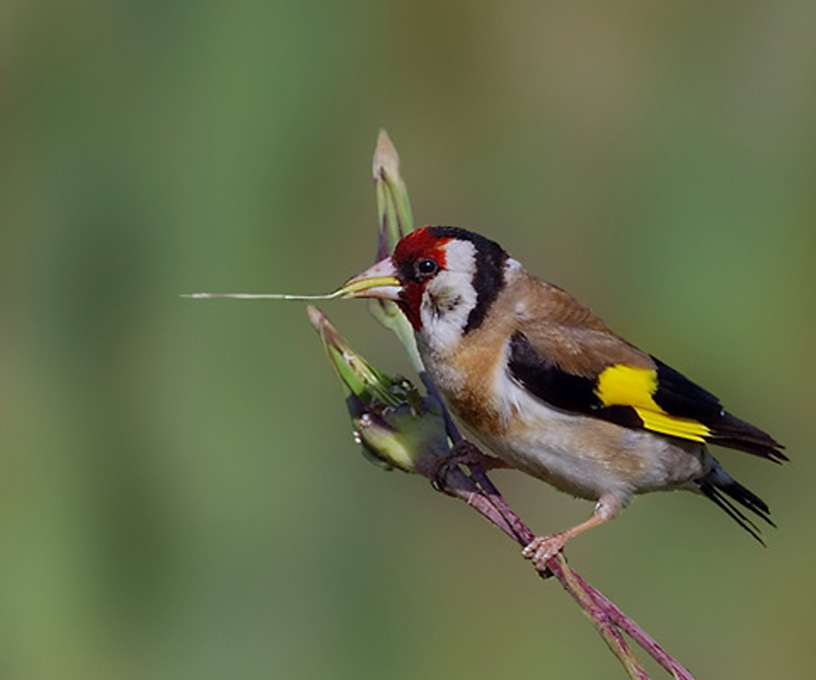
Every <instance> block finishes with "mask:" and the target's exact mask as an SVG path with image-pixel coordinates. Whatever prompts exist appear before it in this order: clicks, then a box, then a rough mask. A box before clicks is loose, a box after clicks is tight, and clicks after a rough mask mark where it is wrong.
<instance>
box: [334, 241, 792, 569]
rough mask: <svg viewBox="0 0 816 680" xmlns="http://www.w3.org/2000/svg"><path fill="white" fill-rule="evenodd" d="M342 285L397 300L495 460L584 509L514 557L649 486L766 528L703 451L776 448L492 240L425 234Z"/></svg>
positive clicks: (753, 530) (557, 545) (534, 553)
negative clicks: (695, 498)
mask: <svg viewBox="0 0 816 680" xmlns="http://www.w3.org/2000/svg"><path fill="white" fill-rule="evenodd" d="M346 285H347V286H351V287H352V289H353V290H354V292H352V293H349V295H348V296H347V297H367V298H380V299H386V300H393V301H395V302H396V303H397V305H398V306H399V307H400V309H401V310H402V312H403V313H404V314H405V316H406V317H407V318H408V320H409V321H410V322H411V325H412V326H413V329H414V331H415V334H416V340H417V345H418V347H419V351H420V354H421V356H422V359H423V362H424V364H425V367H426V369H427V371H428V373H429V375H430V376H431V378H432V379H433V381H434V383H435V384H436V385H437V387H438V388H439V390H440V391H441V393H442V395H443V396H444V398H445V400H446V401H447V403H448V405H449V406H450V408H451V409H452V411H453V412H454V414H456V416H457V417H458V418H459V419H460V420H461V421H462V422H463V423H464V424H465V425H466V426H467V428H468V429H469V430H471V431H472V432H473V433H474V434H475V435H476V436H477V437H478V438H479V439H480V440H482V441H483V442H484V443H485V444H486V445H487V446H488V447H489V448H490V449H491V451H492V452H493V453H494V454H495V456H497V457H498V459H499V460H500V461H501V462H502V463H503V464H504V465H506V466H508V467H512V468H516V469H519V470H522V471H524V472H526V473H528V474H530V475H532V476H533V477H537V478H539V479H542V480H544V481H545V482H548V483H550V484H551V485H553V486H554V487H556V488H558V489H560V490H562V491H565V492H567V493H570V494H572V495H574V496H577V497H580V498H585V499H588V500H592V501H595V502H596V505H595V511H594V513H593V515H592V516H591V517H590V518H589V519H587V520H586V521H584V522H581V523H580V524H578V525H577V526H574V527H572V528H570V529H567V530H565V531H561V532H558V533H556V534H553V535H551V536H547V537H541V538H537V539H535V541H533V542H532V543H531V544H530V545H529V546H527V547H526V548H525V550H524V554H525V556H526V557H529V558H531V559H533V561H534V563H535V564H536V566H539V567H543V565H544V563H545V562H546V561H547V560H548V559H549V558H550V557H552V556H553V555H555V554H556V553H558V552H559V551H560V550H562V549H563V547H564V545H565V544H566V543H567V541H568V540H569V539H571V538H572V537H574V536H576V535H577V534H579V533H581V532H583V531H586V530H587V529H590V528H591V527H594V526H597V525H599V524H602V523H603V522H606V521H608V520H610V519H612V518H613V517H615V516H616V515H617V514H618V513H619V512H620V511H621V509H622V508H624V507H625V506H626V505H627V504H628V503H629V501H630V500H631V499H632V497H633V496H634V495H635V494H641V493H645V492H647V491H657V490H663V489H687V490H691V491H695V492H697V493H701V494H703V495H705V496H707V497H708V498H709V499H711V500H712V501H713V502H714V503H716V504H717V505H718V506H719V507H720V508H722V509H723V510H724V511H725V512H726V513H728V515H730V516H731V518H732V519H734V520H735V521H736V522H737V523H739V524H740V526H742V527H743V528H744V529H746V530H747V531H748V532H749V533H750V534H751V535H752V536H754V537H755V538H756V539H757V540H759V541H760V542H762V539H761V538H760V531H759V529H758V527H757V526H756V525H755V524H754V523H753V522H752V521H751V520H750V519H748V517H747V516H746V515H745V514H744V513H743V511H742V510H741V509H740V508H739V507H738V506H737V504H738V505H740V506H742V507H743V508H745V509H747V510H750V511H751V512H752V513H754V514H755V515H757V516H758V517H760V518H762V519H763V520H764V521H765V522H767V523H769V524H771V525H773V523H772V522H771V520H770V517H769V510H768V506H767V505H766V503H765V502H764V501H762V500H761V499H760V498H759V497H758V496H756V495H755V494H753V493H752V492H751V491H749V490H748V489H746V488H745V487H744V486H742V485H741V484H739V483H737V482H736V481H734V480H733V479H732V478H731V476H730V475H729V474H728V473H727V472H725V470H723V468H722V467H721V466H720V464H719V462H718V461H717V460H716V459H715V458H714V457H713V456H712V455H711V453H710V452H709V451H708V448H707V444H717V445H720V446H725V447H728V448H733V449H739V450H741V451H746V452H748V453H752V454H754V455H757V456H761V457H763V458H767V459H768V460H771V461H774V462H777V463H779V462H782V461H785V460H788V459H787V457H786V456H785V455H784V454H783V453H782V448H783V447H782V445H780V444H779V443H778V442H777V441H776V440H775V439H774V438H772V437H771V436H770V435H768V434H766V433H765V432H763V431H762V430H759V429H758V428H756V427H754V426H753V425H750V424H748V423H746V422H744V421H742V420H740V419H739V418H736V417H735V416H733V415H731V414H730V413H728V412H727V411H726V410H725V409H724V408H723V407H722V406H721V404H720V401H719V399H717V397H715V396H714V395H713V394H711V393H710V392H708V391H706V390H705V389H703V388H702V387H700V386H698V385H697V384H695V383H693V382H692V381H691V380H689V379H688V378H686V377H684V376H683V375H682V374H680V373H678V372H677V371H675V370H674V369H673V368H670V367H669V366H667V365H666V364H664V363H663V362H662V361H660V360H659V359H657V358H655V357H653V356H651V355H649V354H647V353H645V352H643V351H641V350H640V349H638V348H637V347H635V346H634V345H631V344H629V343H628V342H627V341H625V340H623V339H622V338H621V337H619V336H618V335H616V334H615V333H613V332H612V331H611V330H610V329H609V328H608V327H607V326H606V324H605V323H604V322H603V321H601V319H599V318H598V317H597V316H596V315H595V314H594V313H593V312H592V311H590V310H589V309H588V308H587V307H585V306H584V305H583V304H581V303H580V302H579V301H578V300H576V299H575V298H574V297H572V296H571V295H570V294H569V293H567V292H565V291H564V290H562V289H561V288H558V287H557V286H555V285H553V284H551V283H547V282H545V281H542V280H541V279H538V278H536V277H535V276H533V275H531V274H529V273H527V271H525V269H524V267H522V265H521V264H520V263H519V262H518V261H516V260H515V259H513V258H511V257H510V256H509V255H508V254H507V253H506V252H505V251H504V250H503V249H502V248H501V246H499V245H498V244H497V243H495V242H493V241H491V240H489V239H487V238H484V237H483V236H479V235H478V234H475V233H473V232H470V231H466V230H464V229H460V228H457V227H435V226H432V227H424V228H422V229H418V230H417V231H414V232H412V233H410V234H408V235H407V236H405V237H404V238H403V239H402V240H401V241H400V242H399V243H398V244H397V246H396V249H395V250H394V253H393V255H392V256H391V257H388V258H386V259H384V260H382V261H380V262H378V263H377V264H375V265H374V266H373V267H371V268H370V269H368V270H366V271H364V272H363V273H361V274H359V275H358V276H355V277H354V278H352V279H351V280H350V281H349V282H348V283H347V284H346Z"/></svg>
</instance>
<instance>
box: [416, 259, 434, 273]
mask: <svg viewBox="0 0 816 680" xmlns="http://www.w3.org/2000/svg"><path fill="white" fill-rule="evenodd" d="M415 266H416V272H417V274H419V275H420V276H422V277H427V276H432V275H433V274H436V272H437V270H438V269H439V265H438V264H437V263H436V260H432V259H431V258H429V257H425V258H423V259H421V260H417V263H416V265H415Z"/></svg>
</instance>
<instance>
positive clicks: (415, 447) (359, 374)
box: [307, 305, 448, 473]
mask: <svg viewBox="0 0 816 680" xmlns="http://www.w3.org/2000/svg"><path fill="white" fill-rule="evenodd" d="M307 311H308V314H309V320H310V321H311V323H312V325H313V326H314V327H315V330H317V332H318V333H319V334H320V338H321V340H322V342H323V346H324V348H325V350H326V355H327V357H328V359H329V363H330V364H331V365H332V367H333V368H334V372H335V374H336V375H337V377H338V379H339V380H340V384H341V386H342V387H343V391H344V392H345V394H346V406H347V407H348V411H349V416H350V417H351V421H352V425H353V427H354V434H355V439H356V441H357V442H358V443H359V444H361V445H362V447H363V453H364V455H365V456H366V458H368V459H369V460H371V461H373V462H375V463H377V464H378V465H381V466H383V467H385V468H388V469H392V468H397V469H399V470H403V471H405V472H418V471H423V472H425V473H427V472H428V471H429V470H434V469H435V468H436V467H437V466H438V461H439V459H440V457H442V456H444V455H445V454H446V453H447V450H448V443H447V431H446V428H445V419H444V417H443V413H442V408H441V406H440V405H439V403H438V402H437V401H436V400H435V399H433V398H431V397H423V396H422V395H421V394H420V392H419V391H418V390H417V389H416V387H415V386H414V385H413V383H411V382H410V381H409V380H407V379H406V378H402V377H399V376H390V375H387V374H386V373H383V372H382V371H380V370H378V369H376V368H375V367H373V366H372V365H371V364H369V363H368V362H367V361H366V360H365V359H363V357H361V356H360V355H359V354H357V353H356V352H355V351H354V350H352V349H351V347H350V346H349V345H348V343H347V342H346V340H345V339H344V338H343V336H341V335H340V333H339V332H338V331H337V329H336V328H335V327H334V326H333V325H332V324H331V322H330V321H329V320H328V319H327V318H326V317H325V315H324V314H323V313H322V312H321V311H320V310H318V309H317V308H316V307H312V306H311V305H310V306H309V307H308V309H307Z"/></svg>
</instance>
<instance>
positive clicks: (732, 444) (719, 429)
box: [706, 411, 789, 502]
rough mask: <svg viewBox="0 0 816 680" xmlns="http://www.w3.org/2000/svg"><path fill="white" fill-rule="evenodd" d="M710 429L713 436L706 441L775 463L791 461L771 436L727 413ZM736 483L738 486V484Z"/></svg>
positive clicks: (714, 422)
mask: <svg viewBox="0 0 816 680" xmlns="http://www.w3.org/2000/svg"><path fill="white" fill-rule="evenodd" d="M706 424H708V423H706ZM709 427H710V428H711V435H710V436H708V437H706V439H707V440H708V441H710V442H711V443H712V444H717V445H719V446H727V447H728V448H731V449H739V450H740V451H745V452H747V453H753V454H754V455H755V456H762V457H763V458H767V459H768V460H771V461H773V462H774V463H781V462H783V461H786V460H789V458H788V457H787V456H786V455H785V454H784V453H782V449H784V448H785V447H784V446H782V444H780V443H779V442H778V441H776V440H775V439H774V438H773V437H771V435H769V434H768V433H766V432H763V431H762V430H760V429H759V428H758V427H754V426H753V425H751V424H750V423H746V422H745V421H744V420H740V419H739V418H737V417H736V416H732V415H731V414H730V413H728V412H726V411H722V413H721V415H720V417H718V418H717V419H716V420H715V421H712V422H711V424H710V425H709ZM732 481H733V480H732ZM734 483H735V484H736V482H734ZM737 486H739V485H737ZM723 491H725V489H723ZM726 493H727V492H726ZM749 493H750V492H749ZM734 500H739V499H738V498H737V499H734ZM740 502H741V501H740Z"/></svg>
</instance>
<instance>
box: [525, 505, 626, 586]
mask: <svg viewBox="0 0 816 680" xmlns="http://www.w3.org/2000/svg"><path fill="white" fill-rule="evenodd" d="M622 508H623V504H622V503H621V502H620V500H618V499H617V498H615V497H614V496H602V497H601V499H600V500H599V501H598V503H597V505H596V506H595V512H593V513H592V517H590V518H589V519H587V520H585V521H583V522H581V523H580V524H578V525H576V526H574V527H572V528H571V529H566V530H565V531H559V532H558V533H557V534H552V535H551V536H537V537H536V538H534V539H533V540H532V541H530V543H529V545H527V547H526V548H524V550H522V552H521V554H522V555H524V557H526V558H527V559H528V560H532V562H533V565H534V566H535V568H536V569H538V570H539V571H543V570H544V569H546V568H547V560H549V559H550V558H551V557H554V556H555V555H557V554H558V553H559V552H561V551H562V550H563V549H564V546H565V545H566V544H567V541H569V540H570V539H571V538H573V537H574V536H577V535H578V534H580V533H581V532H584V531H586V530H587V529H591V528H592V527H596V526H598V525H599V524H603V523H604V522H608V521H609V520H610V519H613V518H614V517H615V516H616V515H617V514H618V513H619V512H620V511H621V509H622Z"/></svg>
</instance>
